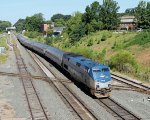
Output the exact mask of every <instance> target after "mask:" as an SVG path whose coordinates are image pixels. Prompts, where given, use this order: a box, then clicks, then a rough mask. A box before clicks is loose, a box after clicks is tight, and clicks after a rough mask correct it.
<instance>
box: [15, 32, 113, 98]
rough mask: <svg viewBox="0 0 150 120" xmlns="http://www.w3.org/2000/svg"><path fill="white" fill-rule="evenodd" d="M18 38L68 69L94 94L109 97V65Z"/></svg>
mask: <svg viewBox="0 0 150 120" xmlns="http://www.w3.org/2000/svg"><path fill="white" fill-rule="evenodd" d="M17 38H18V40H19V41H20V43H21V44H22V45H24V46H26V47H28V48H30V49H33V50H35V51H36V52H38V53H40V54H42V55H44V56H46V57H48V58H49V59H51V60H52V61H54V62H55V63H57V64H58V65H59V66H61V67H62V68H63V69H64V70H66V71H67V72H68V73H69V74H70V75H71V76H72V77H73V78H74V79H75V80H77V81H79V82H82V83H83V84H85V86H87V87H88V88H89V89H90V91H91V94H92V95H94V96H96V97H98V98H103V97H109V95H110V92H111V74H110V70H109V67H108V66H106V65H103V64H99V63H97V62H94V61H92V60H91V59H88V58H85V57H83V56H81V55H76V54H73V53H66V52H64V51H61V50H59V49H57V48H54V47H51V46H48V45H45V44H42V43H38V42H33V41H31V40H28V39H27V38H25V37H23V36H21V35H17Z"/></svg>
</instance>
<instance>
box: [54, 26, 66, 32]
mask: <svg viewBox="0 0 150 120" xmlns="http://www.w3.org/2000/svg"><path fill="white" fill-rule="evenodd" d="M63 29H64V27H54V28H53V31H54V32H62V31H63Z"/></svg>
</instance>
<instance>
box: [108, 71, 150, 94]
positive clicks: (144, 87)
mask: <svg viewBox="0 0 150 120" xmlns="http://www.w3.org/2000/svg"><path fill="white" fill-rule="evenodd" d="M111 75H112V78H113V79H114V80H116V81H118V82H122V83H125V84H127V85H129V86H131V87H134V88H135V89H136V91H139V92H144V93H147V94H150V87H149V86H147V85H144V84H143V83H141V82H139V81H135V80H130V79H127V78H124V77H122V76H119V75H116V74H114V73H111Z"/></svg>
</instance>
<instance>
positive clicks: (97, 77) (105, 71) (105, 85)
mask: <svg viewBox="0 0 150 120" xmlns="http://www.w3.org/2000/svg"><path fill="white" fill-rule="evenodd" d="M88 72H89V75H90V76H91V78H92V79H93V80H94V86H95V90H94V91H93V90H92V93H93V94H97V93H98V95H102V96H101V97H103V96H104V97H107V96H108V94H109V92H110V91H111V75H110V70H109V67H107V66H96V67H93V68H92V69H90V70H89V71H88Z"/></svg>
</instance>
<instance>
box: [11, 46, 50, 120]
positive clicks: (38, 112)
mask: <svg viewBox="0 0 150 120" xmlns="http://www.w3.org/2000/svg"><path fill="white" fill-rule="evenodd" d="M13 50H14V52H15V56H16V60H17V62H16V63H17V66H18V70H19V74H20V79H21V81H22V85H23V88H24V91H25V96H26V100H27V104H28V108H29V111H30V116H31V119H32V120H50V115H48V113H47V111H46V108H45V107H44V105H43V104H42V102H41V100H40V96H39V95H38V93H37V91H36V89H35V86H34V83H33V81H32V79H31V77H30V73H29V72H28V71H27V69H26V65H25V63H24V61H23V59H22V57H21V54H20V52H19V49H18V48H17V45H13ZM26 76H29V77H26Z"/></svg>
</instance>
